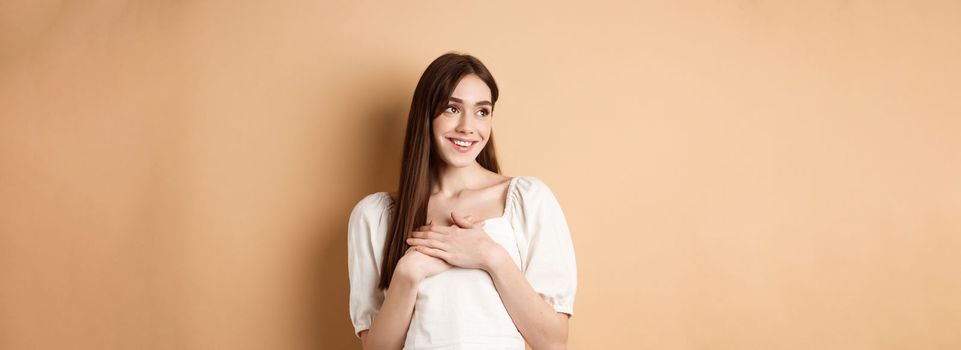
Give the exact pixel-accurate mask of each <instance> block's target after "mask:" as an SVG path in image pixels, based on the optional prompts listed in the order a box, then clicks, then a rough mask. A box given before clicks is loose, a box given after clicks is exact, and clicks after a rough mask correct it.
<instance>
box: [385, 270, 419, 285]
mask: <svg viewBox="0 0 961 350" xmlns="http://www.w3.org/2000/svg"><path fill="white" fill-rule="evenodd" d="M421 280H423V278H422V277H420V276H418V275H417V274H416V273H412V272H408V271H406V270H401V269H398V270H397V271H395V272H394V276H392V277H391V278H390V287H389V288H394V286H398V287H400V288H403V289H408V288H413V287H416V286H417V285H418V284H420V281H421Z"/></svg>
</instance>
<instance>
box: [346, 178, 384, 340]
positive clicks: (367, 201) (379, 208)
mask: <svg viewBox="0 0 961 350" xmlns="http://www.w3.org/2000/svg"><path fill="white" fill-rule="evenodd" d="M384 196H386V193H374V194H371V195H368V196H367V197H364V199H362V200H360V202H358V203H357V205H355V206H354V209H353V210H352V211H351V213H350V219H349V220H348V223H347V276H348V279H349V280H350V302H349V308H350V318H351V321H352V322H353V325H354V335H355V336H357V337H359V333H360V332H361V331H363V330H365V329H369V328H370V325H371V324H372V323H373V321H374V317H375V316H377V312H378V311H380V306H381V305H382V304H383V302H384V293H383V291H381V290H380V289H379V288H377V284H378V282H379V280H380V260H379V259H378V257H379V256H380V255H381V254H382V253H381V252H380V250H379V249H380V247H382V245H383V244H382V242H378V241H376V239H375V237H381V236H383V235H382V234H380V231H383V230H386V227H384V226H383V221H384V220H383V219H384V216H385V211H386V209H385V200H386V199H385V198H384Z"/></svg>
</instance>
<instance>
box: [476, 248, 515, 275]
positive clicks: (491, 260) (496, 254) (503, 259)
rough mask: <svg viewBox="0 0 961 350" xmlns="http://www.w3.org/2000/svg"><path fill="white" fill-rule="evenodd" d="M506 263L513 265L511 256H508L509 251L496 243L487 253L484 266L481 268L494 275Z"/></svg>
mask: <svg viewBox="0 0 961 350" xmlns="http://www.w3.org/2000/svg"><path fill="white" fill-rule="evenodd" d="M506 263H513V261H512V260H511V257H510V255H508V254H507V251H506V250H504V247H501V245H500V244H497V243H494V244H491V247H490V248H489V249H488V250H487V253H486V254H484V262H483V266H481V269H483V270H484V271H487V273H491V274H493V273H494V272H496V271H497V270H498V269H500V268H501V267H502V266H503V265H504V264H506Z"/></svg>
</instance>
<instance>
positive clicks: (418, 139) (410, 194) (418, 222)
mask: <svg viewBox="0 0 961 350" xmlns="http://www.w3.org/2000/svg"><path fill="white" fill-rule="evenodd" d="M468 74H476V75H477V76H478V77H480V79H481V80H483V81H484V82H485V83H486V84H487V86H488V87H489V88H490V90H491V103H492V104H496V103H497V83H495V82H494V77H493V76H492V75H491V73H490V71H488V70H487V67H485V66H484V64H483V63H481V61H480V60H478V59H477V58H476V57H474V56H471V55H466V54H458V53H455V52H449V53H446V54H443V55H441V56H440V57H438V58H437V59H435V60H434V61H433V62H431V63H430V65H429V66H427V69H426V70H424V74H422V75H421V76H420V81H418V82H417V88H415V89H414V99H413V101H411V103H410V114H408V116H407V135H406V136H405V137H404V154H403V159H402V161H401V166H400V184H399V186H398V190H397V198H395V199H394V208H393V212H392V213H391V220H390V226H389V229H388V230H387V237H386V241H385V242H384V254H383V257H384V260H383V264H381V268H382V270H381V274H380V284H379V287H380V288H381V289H386V288H387V287H388V286H390V280H391V278H393V276H394V268H395V267H396V266H397V262H398V261H399V260H400V258H401V257H402V256H404V254H405V253H406V252H407V248H409V247H410V246H409V245H408V244H407V235H408V233H410V232H411V231H412V230H413V229H414V227H420V226H423V225H424V224H425V223H426V222H427V201H428V200H429V199H430V190H431V184H432V182H433V176H434V175H436V172H437V170H438V169H439V165H440V164H439V162H441V161H442V160H441V159H440V158H439V157H438V156H437V154H436V153H435V152H436V151H435V150H434V138H433V137H432V132H433V130H432V127H431V125H432V124H433V123H432V121H433V120H434V118H436V117H437V116H438V115H440V114H441V113H442V112H443V111H444V108H445V107H446V106H447V103H448V102H449V100H450V97H451V94H452V93H453V92H454V88H455V87H457V82H458V81H460V79H461V78H463V77H464V76H465V75H468ZM493 107H494V106H491V111H492V112H493ZM477 162H478V163H480V165H481V166H483V167H484V168H485V169H487V170H490V171H493V172H495V173H500V167H499V166H498V165H497V157H496V156H495V155H494V133H493V131H492V132H491V135H490V137H489V138H488V140H487V145H486V146H485V147H484V149H482V150H481V152H480V154H478V155H477Z"/></svg>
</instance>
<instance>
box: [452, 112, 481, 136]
mask: <svg viewBox="0 0 961 350" xmlns="http://www.w3.org/2000/svg"><path fill="white" fill-rule="evenodd" d="M454 131H457V132H459V133H462V134H467V135H473V134H474V133H475V132H476V131H474V118H471V117H470V116H467V115H465V116H463V117H461V118H460V121H458V122H457V128H455V129H454Z"/></svg>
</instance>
